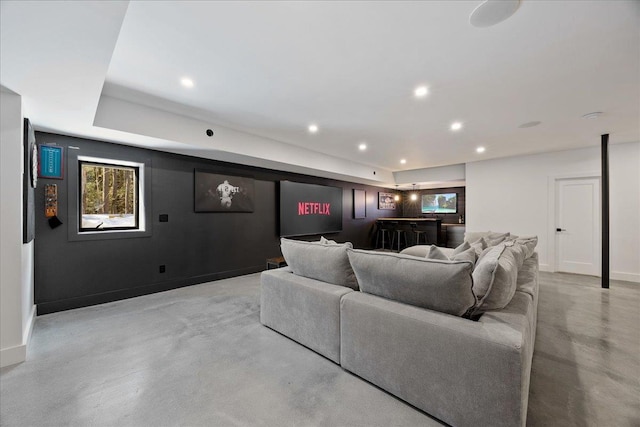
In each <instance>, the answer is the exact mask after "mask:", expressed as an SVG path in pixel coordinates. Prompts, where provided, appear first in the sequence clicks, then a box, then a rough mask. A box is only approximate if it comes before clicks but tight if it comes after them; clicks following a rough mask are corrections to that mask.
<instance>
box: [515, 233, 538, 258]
mask: <svg viewBox="0 0 640 427" xmlns="http://www.w3.org/2000/svg"><path fill="white" fill-rule="evenodd" d="M516 243H519V244H521V245H523V246H524V248H525V258H529V257H531V255H533V252H534V251H535V249H536V246H537V245H538V236H531V237H520V238H518V239H516Z"/></svg>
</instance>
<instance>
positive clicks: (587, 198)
mask: <svg viewBox="0 0 640 427" xmlns="http://www.w3.org/2000/svg"><path fill="white" fill-rule="evenodd" d="M556 195H557V200H556V257H557V260H556V261H557V263H556V265H557V266H558V268H557V269H558V271H563V272H566V273H576V274H588V275H592V276H599V275H600V268H601V266H600V264H601V256H600V255H601V254H600V240H601V235H600V178H579V179H558V180H557V181H556Z"/></svg>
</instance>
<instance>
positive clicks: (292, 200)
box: [280, 181, 342, 237]
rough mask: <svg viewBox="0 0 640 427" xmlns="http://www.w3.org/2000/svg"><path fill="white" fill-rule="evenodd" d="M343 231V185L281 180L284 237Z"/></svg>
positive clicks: (281, 232) (282, 229) (281, 222)
mask: <svg viewBox="0 0 640 427" xmlns="http://www.w3.org/2000/svg"><path fill="white" fill-rule="evenodd" d="M339 231H342V188H338V187H328V186H326V185H315V184H302V183H299V182H291V181H280V236H282V237H290V236H304V235H312V234H323V233H337V232H339Z"/></svg>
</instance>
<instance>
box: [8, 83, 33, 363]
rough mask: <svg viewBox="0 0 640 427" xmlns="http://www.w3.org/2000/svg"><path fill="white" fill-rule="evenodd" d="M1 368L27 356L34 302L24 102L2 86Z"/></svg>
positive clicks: (20, 360)
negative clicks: (25, 206) (25, 239)
mask: <svg viewBox="0 0 640 427" xmlns="http://www.w3.org/2000/svg"><path fill="white" fill-rule="evenodd" d="M0 111H2V114H1V115H0V117H1V119H0V201H1V203H0V366H8V365H12V364H14V363H19V362H22V361H24V360H25V358H26V350H27V343H28V340H29V336H30V334H31V329H32V325H33V319H34V315H35V310H34V309H35V307H34V305H33V242H31V243H29V244H26V245H24V244H22V169H23V167H22V165H23V157H22V100H21V97H20V96H19V95H16V94H14V93H12V92H9V91H6V90H4V88H2V90H0Z"/></svg>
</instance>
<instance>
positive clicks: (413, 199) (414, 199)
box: [410, 184, 418, 202]
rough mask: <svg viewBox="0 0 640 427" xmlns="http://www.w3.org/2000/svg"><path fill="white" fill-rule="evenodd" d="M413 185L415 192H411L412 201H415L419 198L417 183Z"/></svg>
mask: <svg viewBox="0 0 640 427" xmlns="http://www.w3.org/2000/svg"><path fill="white" fill-rule="evenodd" d="M411 185H412V186H413V190H412V191H413V193H411V196H410V198H411V201H412V202H415V201H416V200H418V195H417V194H416V185H415V184H411Z"/></svg>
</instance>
